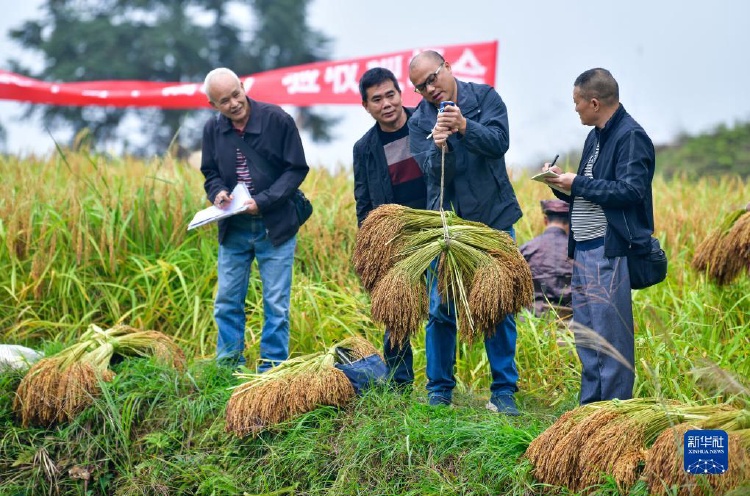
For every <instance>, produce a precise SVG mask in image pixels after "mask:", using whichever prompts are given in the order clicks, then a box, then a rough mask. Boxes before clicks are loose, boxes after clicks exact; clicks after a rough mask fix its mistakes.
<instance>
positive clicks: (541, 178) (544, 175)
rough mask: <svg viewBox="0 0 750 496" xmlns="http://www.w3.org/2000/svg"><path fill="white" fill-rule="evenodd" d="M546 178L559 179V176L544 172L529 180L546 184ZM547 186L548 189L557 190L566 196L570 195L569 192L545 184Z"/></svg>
mask: <svg viewBox="0 0 750 496" xmlns="http://www.w3.org/2000/svg"><path fill="white" fill-rule="evenodd" d="M548 177H560V174H557V173H555V172H552V171H551V170H546V171H544V172H540V173H539V174H537V175H536V176H532V177H531V179H533V180H534V181H539V182H540V183H544V184H547V181H545V179H547V178H548ZM547 186H549V187H550V188H552V189H555V190H557V191H559V192H561V193H565V194H566V195H569V194H570V191H568V190H566V189H562V188H561V187H559V186H553V185H552V184H547Z"/></svg>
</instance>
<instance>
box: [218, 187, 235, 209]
mask: <svg viewBox="0 0 750 496" xmlns="http://www.w3.org/2000/svg"><path fill="white" fill-rule="evenodd" d="M231 201H232V195H230V194H229V192H228V191H227V190H224V189H223V190H221V191H219V194H218V195H216V197H215V198H214V207H218V208H221V209H225V208H227V207H228V206H229V203H230V202H231Z"/></svg>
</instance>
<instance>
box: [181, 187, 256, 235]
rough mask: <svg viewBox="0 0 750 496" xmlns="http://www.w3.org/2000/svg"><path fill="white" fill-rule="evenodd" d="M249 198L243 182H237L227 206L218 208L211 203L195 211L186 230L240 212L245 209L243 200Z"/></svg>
mask: <svg viewBox="0 0 750 496" xmlns="http://www.w3.org/2000/svg"><path fill="white" fill-rule="evenodd" d="M250 198H251V196H250V192H249V191H248V190H247V186H245V183H237V186H235V187H234V190H232V201H231V202H229V206H228V207H227V208H219V207H216V206H214V205H211V206H210V207H208V208H204V209H203V210H201V211H200V212H198V213H196V214H195V216H194V217H193V220H191V221H190V224H189V225H188V231H189V230H191V229H195V228H196V227H200V226H204V225H206V224H210V223H212V222H216V221H218V220H220V219H224V218H226V217H231V216H232V215H237V214H238V213H240V212H244V211H245V210H247V205H245V202H246V201H247V200H249V199H250Z"/></svg>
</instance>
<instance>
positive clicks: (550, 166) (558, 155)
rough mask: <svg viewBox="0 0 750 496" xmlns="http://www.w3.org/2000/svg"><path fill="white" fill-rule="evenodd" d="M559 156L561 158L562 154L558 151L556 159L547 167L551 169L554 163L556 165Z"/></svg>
mask: <svg viewBox="0 0 750 496" xmlns="http://www.w3.org/2000/svg"><path fill="white" fill-rule="evenodd" d="M558 158H560V154H559V153H558V154H557V155H555V158H554V160H552V163H551V164H549V167H547V169H551V168H552V166H553V165H555V162H557V159H558Z"/></svg>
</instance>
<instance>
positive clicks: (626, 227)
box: [622, 210, 633, 250]
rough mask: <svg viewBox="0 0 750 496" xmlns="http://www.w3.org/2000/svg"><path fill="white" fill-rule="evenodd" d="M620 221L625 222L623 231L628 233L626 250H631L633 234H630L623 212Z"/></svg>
mask: <svg viewBox="0 0 750 496" xmlns="http://www.w3.org/2000/svg"><path fill="white" fill-rule="evenodd" d="M622 220H623V221H624V222H625V229H627V231H628V250H631V249H632V248H633V234H632V233H631V232H630V226H629V225H628V218H627V217H625V211H624V210H623V211H622Z"/></svg>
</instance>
